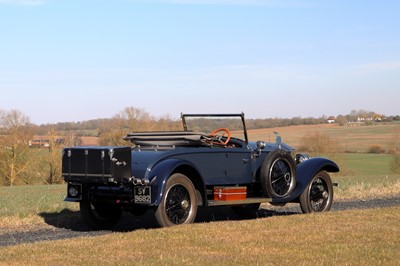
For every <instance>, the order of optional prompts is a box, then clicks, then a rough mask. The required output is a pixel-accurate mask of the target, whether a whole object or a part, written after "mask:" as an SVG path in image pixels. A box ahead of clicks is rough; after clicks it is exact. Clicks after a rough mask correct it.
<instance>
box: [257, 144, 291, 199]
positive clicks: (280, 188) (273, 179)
mask: <svg viewBox="0 0 400 266" xmlns="http://www.w3.org/2000/svg"><path fill="white" fill-rule="evenodd" d="M295 171H296V164H295V161H294V159H293V158H292V157H291V155H290V153H288V152H285V151H283V150H273V151H271V152H269V153H268V154H267V156H266V157H265V159H264V162H263V163H262V165H261V172H260V174H261V187H262V191H263V195H264V197H266V198H282V197H285V196H287V195H289V194H290V193H291V192H292V191H293V189H294V188H295V185H296V177H295Z"/></svg>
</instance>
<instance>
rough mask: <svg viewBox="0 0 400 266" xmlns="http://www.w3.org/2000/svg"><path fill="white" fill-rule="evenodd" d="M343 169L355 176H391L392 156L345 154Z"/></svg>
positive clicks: (343, 155)
mask: <svg viewBox="0 0 400 266" xmlns="http://www.w3.org/2000/svg"><path fill="white" fill-rule="evenodd" d="M341 156H342V157H343V167H344V168H345V169H346V171H349V172H350V173H352V174H354V175H364V176H367V175H390V174H392V172H391V170H390V162H391V160H392V156H391V155H389V154H364V153H345V154H342V155H341Z"/></svg>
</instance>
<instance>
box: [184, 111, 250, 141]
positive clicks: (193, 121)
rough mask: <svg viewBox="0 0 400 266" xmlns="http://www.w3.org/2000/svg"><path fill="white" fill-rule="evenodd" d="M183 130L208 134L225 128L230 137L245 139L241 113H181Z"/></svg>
mask: <svg viewBox="0 0 400 266" xmlns="http://www.w3.org/2000/svg"><path fill="white" fill-rule="evenodd" d="M182 122H183V125H184V127H185V130H189V131H194V132H203V133H206V134H209V133H211V132H213V131H214V130H216V129H219V128H227V129H229V130H230V131H231V134H232V137H234V138H238V139H241V140H246V136H245V125H244V120H243V118H242V115H240V114H239V115H182Z"/></svg>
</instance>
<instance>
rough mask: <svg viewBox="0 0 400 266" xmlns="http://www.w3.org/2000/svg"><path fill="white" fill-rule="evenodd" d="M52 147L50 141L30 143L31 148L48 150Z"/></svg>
mask: <svg viewBox="0 0 400 266" xmlns="http://www.w3.org/2000/svg"><path fill="white" fill-rule="evenodd" d="M49 146H50V141H49V140H48V139H34V140H30V141H29V147H31V148H41V147H45V148H48V147H49Z"/></svg>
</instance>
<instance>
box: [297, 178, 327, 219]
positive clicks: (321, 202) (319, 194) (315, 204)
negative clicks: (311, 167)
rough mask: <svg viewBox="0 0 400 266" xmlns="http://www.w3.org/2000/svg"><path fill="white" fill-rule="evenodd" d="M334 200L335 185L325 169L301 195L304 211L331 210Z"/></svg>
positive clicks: (301, 204)
mask: <svg viewBox="0 0 400 266" xmlns="http://www.w3.org/2000/svg"><path fill="white" fill-rule="evenodd" d="M332 201H333V185H332V180H331V178H330V176H329V174H328V173H327V172H325V171H322V172H319V173H318V174H316V175H315V176H314V177H313V178H312V180H311V182H310V184H309V185H308V186H307V188H306V189H305V190H304V192H303V193H302V194H301V196H300V207H301V210H302V211H303V212H304V213H312V212H324V211H329V210H330V209H331V206H332Z"/></svg>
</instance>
